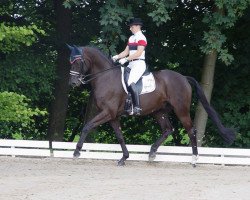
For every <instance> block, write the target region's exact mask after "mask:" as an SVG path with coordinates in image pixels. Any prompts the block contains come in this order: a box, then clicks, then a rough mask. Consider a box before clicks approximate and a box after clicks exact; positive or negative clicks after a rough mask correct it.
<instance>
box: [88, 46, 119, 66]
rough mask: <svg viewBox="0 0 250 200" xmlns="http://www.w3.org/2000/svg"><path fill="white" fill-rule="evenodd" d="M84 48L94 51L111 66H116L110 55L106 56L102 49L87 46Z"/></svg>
mask: <svg viewBox="0 0 250 200" xmlns="http://www.w3.org/2000/svg"><path fill="white" fill-rule="evenodd" d="M84 48H88V49H91V50H93V51H96V52H97V53H98V54H99V55H100V56H101V57H102V58H103V59H104V60H106V61H107V62H108V63H110V64H111V65H114V62H113V60H112V59H110V57H109V56H108V55H106V54H105V53H104V52H103V51H101V50H100V48H98V47H96V46H85V47H84Z"/></svg>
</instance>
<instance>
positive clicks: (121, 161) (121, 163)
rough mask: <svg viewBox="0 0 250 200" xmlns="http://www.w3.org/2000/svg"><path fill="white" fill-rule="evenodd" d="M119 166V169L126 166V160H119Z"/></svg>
mask: <svg viewBox="0 0 250 200" xmlns="http://www.w3.org/2000/svg"><path fill="white" fill-rule="evenodd" d="M117 166H119V167H121V166H125V162H124V160H119V161H118V163H117Z"/></svg>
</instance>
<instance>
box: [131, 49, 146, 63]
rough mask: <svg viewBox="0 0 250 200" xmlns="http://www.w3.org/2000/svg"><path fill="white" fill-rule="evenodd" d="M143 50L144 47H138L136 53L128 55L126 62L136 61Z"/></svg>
mask: <svg viewBox="0 0 250 200" xmlns="http://www.w3.org/2000/svg"><path fill="white" fill-rule="evenodd" d="M144 49H145V46H138V47H137V51H136V52H135V53H133V54H132V55H130V56H129V57H127V59H128V60H134V59H137V58H138V57H140V56H141V55H142V52H143V51H144Z"/></svg>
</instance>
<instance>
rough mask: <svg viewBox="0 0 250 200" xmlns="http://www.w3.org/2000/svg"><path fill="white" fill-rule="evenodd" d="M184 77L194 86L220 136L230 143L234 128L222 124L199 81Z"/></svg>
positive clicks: (233, 136)
mask: <svg viewBox="0 0 250 200" xmlns="http://www.w3.org/2000/svg"><path fill="white" fill-rule="evenodd" d="M186 78H187V80H188V82H189V83H191V84H192V85H193V86H194V87H195V89H196V94H197V96H198V99H199V101H200V102H201V104H202V105H203V107H204V109H205V110H206V112H207V114H208V116H209V117H210V118H211V119H212V121H213V123H214V124H215V125H216V126H217V127H218V129H219V133H220V135H221V137H222V138H223V139H224V140H225V142H227V143H228V144H232V143H233V141H234V140H235V132H234V130H232V129H230V128H226V127H224V126H223V124H222V123H221V121H220V118H219V116H218V114H217V112H216V111H215V110H214V108H213V107H212V106H210V104H209V103H208V101H207V98H206V96H205V94H204V92H203V90H202V88H201V86H200V85H199V83H198V82H197V81H196V80H195V79H194V78H192V77H189V76H186Z"/></svg>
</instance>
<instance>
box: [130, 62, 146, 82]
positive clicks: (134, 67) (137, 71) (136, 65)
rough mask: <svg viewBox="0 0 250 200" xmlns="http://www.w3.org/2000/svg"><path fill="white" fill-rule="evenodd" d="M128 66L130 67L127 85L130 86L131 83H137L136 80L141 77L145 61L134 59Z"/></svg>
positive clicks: (144, 68)
mask: <svg viewBox="0 0 250 200" xmlns="http://www.w3.org/2000/svg"><path fill="white" fill-rule="evenodd" d="M128 67H129V68H130V69H131V71H130V74H129V78H128V86H130V84H131V83H137V81H138V80H139V79H140V78H141V76H142V75H143V73H144V72H145V70H146V63H145V61H144V60H136V61H132V62H130V63H129V65H128Z"/></svg>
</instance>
